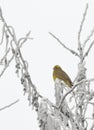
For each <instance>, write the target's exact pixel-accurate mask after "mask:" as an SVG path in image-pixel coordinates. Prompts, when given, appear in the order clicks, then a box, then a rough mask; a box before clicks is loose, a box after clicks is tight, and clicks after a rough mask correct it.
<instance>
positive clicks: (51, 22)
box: [0, 0, 94, 130]
mask: <svg viewBox="0 0 94 130" xmlns="http://www.w3.org/2000/svg"><path fill="white" fill-rule="evenodd" d="M88 1H89V2H88ZM88 1H87V0H0V6H1V8H2V11H3V15H4V17H5V19H6V21H7V24H8V25H12V26H13V27H14V29H15V32H16V35H17V39H19V38H20V37H23V36H25V34H26V33H27V32H28V31H30V30H31V36H32V37H33V38H34V40H32V41H28V42H27V43H26V44H24V46H23V47H22V54H23V57H24V58H25V60H27V61H28V63H29V72H30V74H31V78H32V81H33V83H34V84H35V85H36V87H37V89H38V91H39V92H40V93H41V94H42V95H43V96H44V97H47V98H49V99H50V100H51V101H53V102H54V101H55V100H54V82H53V79H52V71H53V66H54V65H56V64H59V65H60V66H61V67H62V68H63V69H64V70H65V71H66V72H67V73H68V74H69V75H70V77H71V79H72V80H74V78H75V77H76V74H77V67H78V63H79V60H78V59H77V57H75V56H74V55H72V54H71V53H69V52H68V51H67V50H65V49H64V48H63V47H62V46H61V45H60V44H59V43H58V42H57V41H56V40H55V39H54V38H53V37H52V36H51V35H49V33H48V32H52V33H53V34H54V35H56V36H57V37H58V38H59V39H60V40H61V41H62V42H63V43H64V44H65V45H66V46H68V47H69V48H72V49H74V50H75V51H76V50H77V35H78V30H79V25H80V22H81V19H82V16H83V12H84V10H85V6H86V3H87V2H88V3H89V9H88V13H87V17H86V21H85V24H84V27H83V32H82V37H81V40H82V42H83V41H84V40H85V38H86V37H87V35H89V34H90V32H91V30H92V28H93V27H94V13H93V12H94V0H88ZM92 39H94V37H93V38H92ZM88 44H90V43H88ZM93 50H94V47H93V48H92V50H91V52H90V54H89V56H88V60H87V61H86V67H87V77H88V78H92V77H94V72H93V71H92V70H94V69H93V66H94V65H93V64H94V61H93V60H92V59H93V57H94V56H93V55H94V51H93ZM14 65H15V63H14V62H12V64H11V65H10V66H9V68H8V69H7V71H6V72H5V73H4V75H3V77H2V78H1V79H0V108H1V107H3V106H5V105H8V104H10V103H11V102H13V101H15V100H16V99H20V102H18V103H17V104H15V105H14V106H12V107H10V108H8V109H6V110H3V111H1V112H0V122H1V123H0V129H2V130H6V129H9V130H31V129H32V130H39V128H38V121H37V114H36V112H35V111H34V110H32V106H31V107H29V106H28V101H27V97H26V96H23V88H22V85H21V84H20V80H19V78H17V76H16V74H15V66H14Z"/></svg>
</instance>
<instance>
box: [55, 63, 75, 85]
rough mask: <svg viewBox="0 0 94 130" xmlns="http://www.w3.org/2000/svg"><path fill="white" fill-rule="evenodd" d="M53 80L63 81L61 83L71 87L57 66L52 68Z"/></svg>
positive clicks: (66, 77)
mask: <svg viewBox="0 0 94 130" xmlns="http://www.w3.org/2000/svg"><path fill="white" fill-rule="evenodd" d="M53 69H54V70H53V79H54V80H55V79H56V78H58V79H60V80H63V82H64V83H65V84H66V85H67V86H68V87H70V88H71V87H72V86H73V83H72V81H71V79H70V77H69V76H68V75H67V74H66V73H65V72H64V71H63V70H62V68H61V67H60V66H59V65H56V66H54V68H53Z"/></svg>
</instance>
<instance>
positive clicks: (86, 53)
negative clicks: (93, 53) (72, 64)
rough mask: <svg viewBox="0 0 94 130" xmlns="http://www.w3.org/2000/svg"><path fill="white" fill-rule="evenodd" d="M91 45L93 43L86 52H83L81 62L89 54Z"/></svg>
mask: <svg viewBox="0 0 94 130" xmlns="http://www.w3.org/2000/svg"><path fill="white" fill-rule="evenodd" d="M93 45H94V41H93V42H92V43H91V44H90V46H89V48H88V50H87V51H86V52H85V54H84V56H83V60H84V59H85V57H86V56H88V54H89V52H90V50H91V48H92V46H93Z"/></svg>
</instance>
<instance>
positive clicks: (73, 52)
mask: <svg viewBox="0 0 94 130" xmlns="http://www.w3.org/2000/svg"><path fill="white" fill-rule="evenodd" d="M49 34H50V35H51V36H52V37H54V38H55V39H56V40H57V41H58V42H59V43H60V44H61V45H62V46H63V47H64V48H65V49H67V50H68V51H70V52H71V53H72V54H74V55H76V56H78V57H79V55H78V53H77V52H75V51H74V50H72V49H70V48H68V47H67V46H65V45H64V44H63V43H62V42H61V41H60V40H59V39H58V38H57V37H56V36H55V35H54V34H52V33H51V32H49Z"/></svg>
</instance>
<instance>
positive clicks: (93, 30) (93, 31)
mask: <svg viewBox="0 0 94 130" xmlns="http://www.w3.org/2000/svg"><path fill="white" fill-rule="evenodd" d="M93 34H94V28H93V29H92V31H91V33H90V35H89V36H87V39H86V40H85V41H84V43H83V49H84V48H85V45H86V43H87V42H88V41H89V40H90V38H91V37H92V36H93Z"/></svg>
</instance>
